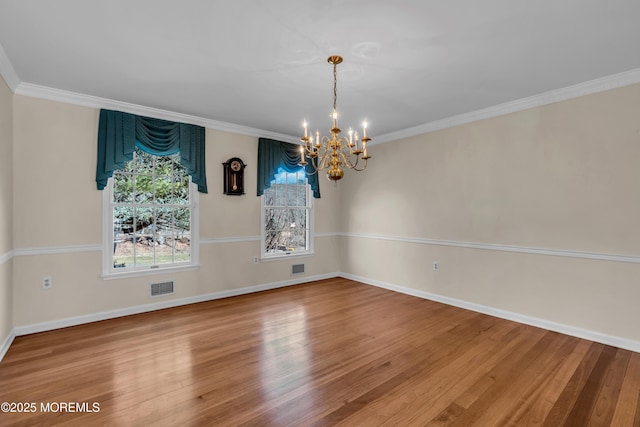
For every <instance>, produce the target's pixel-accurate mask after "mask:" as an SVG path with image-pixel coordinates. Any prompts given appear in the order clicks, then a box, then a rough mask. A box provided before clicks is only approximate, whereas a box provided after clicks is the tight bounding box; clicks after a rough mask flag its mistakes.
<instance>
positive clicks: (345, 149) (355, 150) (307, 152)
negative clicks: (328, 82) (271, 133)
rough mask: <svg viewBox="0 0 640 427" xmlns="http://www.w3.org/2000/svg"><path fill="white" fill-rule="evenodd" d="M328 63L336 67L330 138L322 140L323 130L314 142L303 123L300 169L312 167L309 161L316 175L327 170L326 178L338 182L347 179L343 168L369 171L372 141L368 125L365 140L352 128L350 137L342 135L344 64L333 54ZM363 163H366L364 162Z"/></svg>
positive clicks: (365, 127)
mask: <svg viewBox="0 0 640 427" xmlns="http://www.w3.org/2000/svg"><path fill="white" fill-rule="evenodd" d="M327 62H329V64H332V65H333V113H332V114H331V119H332V127H331V136H330V137H328V136H322V138H321V137H320V131H318V130H316V135H315V139H314V137H313V136H309V133H308V128H307V122H306V120H305V122H304V123H303V124H302V126H303V127H304V136H303V137H302V138H300V141H301V142H302V145H301V146H300V163H298V164H299V165H300V166H306V165H307V164H309V162H307V161H306V160H305V158H307V159H309V160H310V162H311V165H312V166H313V169H314V172H313V173H318V171H320V170H324V169H327V178H328V179H330V180H331V181H338V180H339V179H342V177H343V176H344V171H343V170H342V166H346V167H348V168H349V169H353V170H355V171H358V172H361V171H363V170H365V169H366V168H367V161H368V160H369V159H370V158H371V156H369V155H367V143H368V142H369V141H371V138H369V137H368V136H367V122H366V121H364V122H363V123H362V138H360V140H358V132H357V131H356V132H353V130H352V129H351V128H349V137H346V136H340V133H341V132H342V130H341V129H340V128H339V127H338V112H337V110H336V99H337V97H338V91H337V73H336V69H337V66H338V64H340V63H342V57H340V56H337V55H334V56H330V57H329V58H327ZM361 160H363V161H364V163H361Z"/></svg>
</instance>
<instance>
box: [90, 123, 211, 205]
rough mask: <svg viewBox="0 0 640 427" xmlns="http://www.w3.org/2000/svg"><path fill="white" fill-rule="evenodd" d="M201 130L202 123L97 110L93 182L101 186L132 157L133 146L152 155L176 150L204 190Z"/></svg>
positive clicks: (203, 144)
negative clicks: (95, 162)
mask: <svg viewBox="0 0 640 427" xmlns="http://www.w3.org/2000/svg"><path fill="white" fill-rule="evenodd" d="M204 135H205V133H204V128H203V127H202V126H196V125H190V124H186V123H176V122H170V121H167V120H161V119H154V118H151V117H143V116H137V115H135V114H129V113H123V112H121V111H112V110H100V123H99V125H98V164H97V167H96V183H97V185H98V190H103V189H104V188H105V187H106V185H107V181H108V180H109V178H110V177H111V176H113V172H114V171H115V170H118V169H120V168H122V167H124V164H125V163H126V162H127V161H128V160H131V159H132V158H133V151H134V150H135V147H138V148H140V149H141V150H142V151H145V152H147V153H149V154H153V155H156V156H169V155H171V154H175V153H177V152H180V163H181V164H182V165H183V166H184V167H185V168H187V171H188V172H189V175H191V180H192V181H193V182H194V183H195V184H196V185H197V186H198V191H199V192H201V193H206V192H207V176H206V171H205V141H204V139H205V136H204Z"/></svg>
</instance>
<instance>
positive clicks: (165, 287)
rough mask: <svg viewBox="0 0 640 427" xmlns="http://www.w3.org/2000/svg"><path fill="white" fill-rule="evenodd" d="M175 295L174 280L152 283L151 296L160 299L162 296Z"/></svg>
mask: <svg viewBox="0 0 640 427" xmlns="http://www.w3.org/2000/svg"><path fill="white" fill-rule="evenodd" d="M172 293H173V280H171V281H168V282H160V283H152V284H151V296H152V297H158V296H160V295H168V294H172Z"/></svg>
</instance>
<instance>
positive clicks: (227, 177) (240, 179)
mask: <svg viewBox="0 0 640 427" xmlns="http://www.w3.org/2000/svg"><path fill="white" fill-rule="evenodd" d="M222 165H223V166H224V194H227V195H229V196H241V195H243V194H244V168H246V167H247V165H245V164H244V162H243V161H242V159H240V158H239V157H232V158H230V159H229V160H227V161H226V162H224V163H223V164H222Z"/></svg>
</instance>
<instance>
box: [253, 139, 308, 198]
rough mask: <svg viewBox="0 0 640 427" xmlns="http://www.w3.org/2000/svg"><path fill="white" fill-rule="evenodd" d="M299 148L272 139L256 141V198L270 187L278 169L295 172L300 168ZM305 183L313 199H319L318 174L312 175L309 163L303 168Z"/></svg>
mask: <svg viewBox="0 0 640 427" xmlns="http://www.w3.org/2000/svg"><path fill="white" fill-rule="evenodd" d="M298 162H300V146H299V145H295V144H289V143H287V142H281V141H275V140H273V139H267V138H260V139H258V196H262V195H263V194H264V190H265V189H266V188H269V187H271V181H272V180H273V179H274V178H275V175H276V173H277V172H278V168H282V169H284V170H286V171H287V172H295V171H296V170H297V169H299V168H300V166H298ZM305 170H306V172H307V181H308V182H309V185H310V186H311V190H312V191H313V197H315V198H316V199H319V198H320V184H319V182H318V174H317V173H314V169H313V165H312V164H311V162H309V164H307V166H306V168H305Z"/></svg>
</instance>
